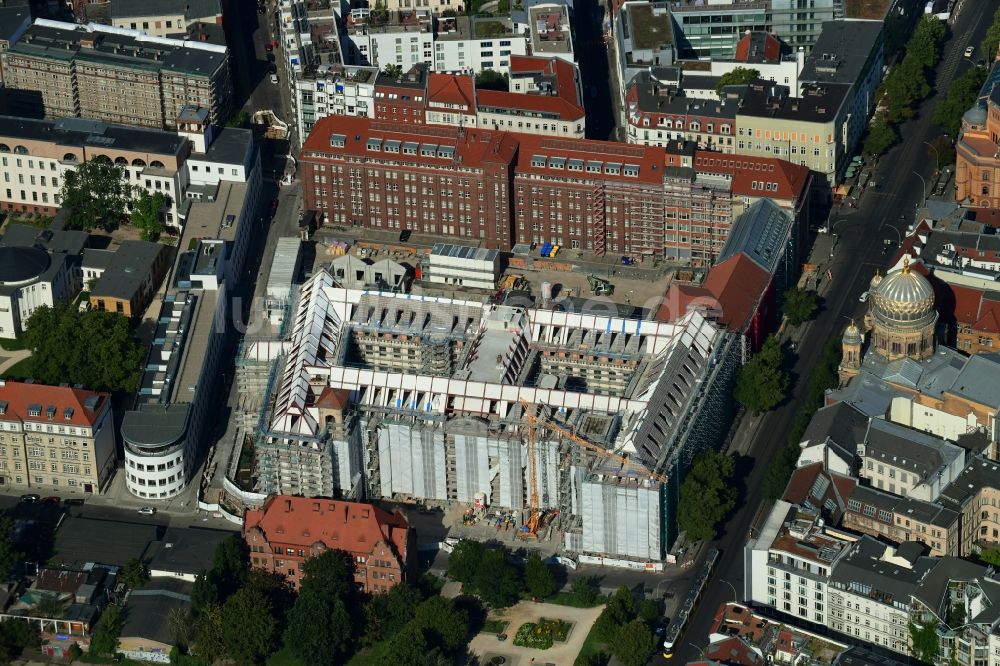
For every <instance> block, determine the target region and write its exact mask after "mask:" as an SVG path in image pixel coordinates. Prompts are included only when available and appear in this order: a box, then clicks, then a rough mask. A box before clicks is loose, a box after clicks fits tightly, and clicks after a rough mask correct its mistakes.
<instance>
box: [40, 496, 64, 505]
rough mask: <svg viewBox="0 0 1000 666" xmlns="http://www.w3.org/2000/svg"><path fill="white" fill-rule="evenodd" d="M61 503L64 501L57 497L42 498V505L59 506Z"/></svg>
mask: <svg viewBox="0 0 1000 666" xmlns="http://www.w3.org/2000/svg"><path fill="white" fill-rule="evenodd" d="M60 502H62V499H60V498H58V497H55V496H53V497H43V498H42V504H59V503H60Z"/></svg>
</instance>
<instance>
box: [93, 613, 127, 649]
mask: <svg viewBox="0 0 1000 666" xmlns="http://www.w3.org/2000/svg"><path fill="white" fill-rule="evenodd" d="M124 626H125V612H124V611H123V610H122V607H121V606H119V605H117V604H109V605H108V606H105V608H104V612H103V613H101V617H100V618H99V619H98V620H97V624H96V625H94V633H93V635H92V636H91V637H90V654H93V655H96V656H99V657H106V656H110V655H113V654H114V653H115V652H117V651H118V638H119V637H120V636H121V635H122V627H124Z"/></svg>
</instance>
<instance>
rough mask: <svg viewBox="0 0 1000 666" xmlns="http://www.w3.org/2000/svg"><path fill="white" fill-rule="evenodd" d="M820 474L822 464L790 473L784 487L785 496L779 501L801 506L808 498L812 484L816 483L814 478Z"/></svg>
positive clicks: (813, 464) (816, 463)
mask: <svg viewBox="0 0 1000 666" xmlns="http://www.w3.org/2000/svg"><path fill="white" fill-rule="evenodd" d="M822 472H823V463H821V462H815V463H812V464H810V465H805V466H804V467H799V468H797V469H796V470H795V471H794V472H792V476H791V478H789V479H788V485H787V486H785V494H784V495H782V497H781V499H783V500H785V501H786V502H791V503H792V504H802V503H803V502H805V501H806V498H807V497H809V491H810V490H812V487H813V484H814V483H816V478H817V477H819V475H820V474H821V473H822Z"/></svg>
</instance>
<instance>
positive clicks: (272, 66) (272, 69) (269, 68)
mask: <svg viewBox="0 0 1000 666" xmlns="http://www.w3.org/2000/svg"><path fill="white" fill-rule="evenodd" d="M267 71H268V72H270V73H271V74H277V73H278V66H277V65H275V64H274V63H273V62H272V63H271V64H270V65H268V66H267Z"/></svg>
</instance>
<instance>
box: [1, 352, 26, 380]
mask: <svg viewBox="0 0 1000 666" xmlns="http://www.w3.org/2000/svg"><path fill="white" fill-rule="evenodd" d="M30 364H31V357H28V358H26V359H24V360H21V361H18V362H17V363H15V364H14V365H12V366H10V367H9V368H7V370H6V371H4V373H3V378H4V379H27V378H28V377H30V376H31V365H30Z"/></svg>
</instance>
